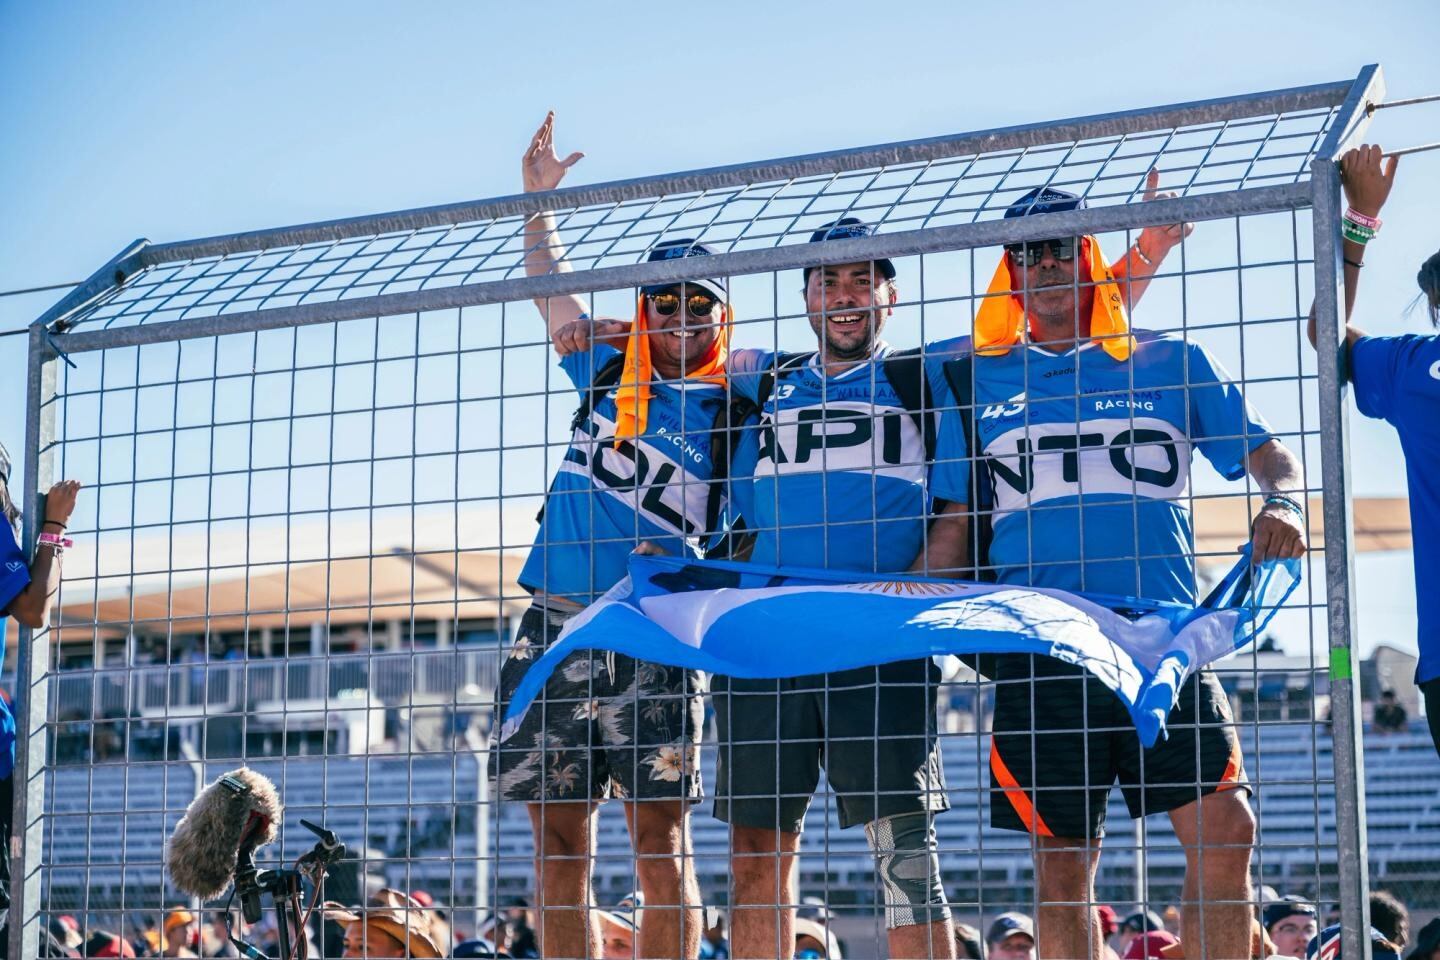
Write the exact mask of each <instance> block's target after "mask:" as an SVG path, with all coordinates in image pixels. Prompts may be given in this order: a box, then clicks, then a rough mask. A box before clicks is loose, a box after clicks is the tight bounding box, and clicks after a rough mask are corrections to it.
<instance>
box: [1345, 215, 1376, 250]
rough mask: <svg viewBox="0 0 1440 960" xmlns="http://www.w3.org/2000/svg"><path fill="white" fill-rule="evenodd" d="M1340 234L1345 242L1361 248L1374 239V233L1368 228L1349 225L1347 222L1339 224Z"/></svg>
mask: <svg viewBox="0 0 1440 960" xmlns="http://www.w3.org/2000/svg"><path fill="white" fill-rule="evenodd" d="M1340 232H1341V233H1342V234H1343V235H1344V237H1345V239H1346V240H1349V241H1350V242H1351V243H1358V244H1360V245H1361V246H1364V245H1365V244H1367V243H1369V242H1370V241H1371V240H1374V239H1375V231H1374V230H1371V229H1370V228H1369V227H1362V226H1360V225H1359V224H1358V223H1351V222H1350V221H1349V220H1346V221H1343V222H1342V223H1341V224H1340Z"/></svg>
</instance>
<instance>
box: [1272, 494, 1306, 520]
mask: <svg viewBox="0 0 1440 960" xmlns="http://www.w3.org/2000/svg"><path fill="white" fill-rule="evenodd" d="M1272 503H1273V504H1275V505H1276V506H1281V507H1288V508H1289V509H1290V510H1292V511H1294V513H1295V515H1296V516H1297V517H1299V518H1300V521H1301V522H1302V523H1303V522H1304V521H1305V511H1304V510H1303V509H1301V507H1300V504H1299V503H1297V502H1296V501H1295V498H1294V497H1290V496H1286V495H1285V494H1283V493H1272V494H1270V496H1268V497H1266V498H1265V506H1267V507H1268V506H1270V505H1271V504H1272Z"/></svg>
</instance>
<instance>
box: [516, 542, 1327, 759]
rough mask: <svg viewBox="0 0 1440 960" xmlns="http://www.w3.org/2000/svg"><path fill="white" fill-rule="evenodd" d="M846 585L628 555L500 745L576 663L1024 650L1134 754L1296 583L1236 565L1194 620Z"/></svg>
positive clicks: (856, 660)
mask: <svg viewBox="0 0 1440 960" xmlns="http://www.w3.org/2000/svg"><path fill="white" fill-rule="evenodd" d="M1247 549H1248V548H1247ZM860 576H862V575H860V574H856V573H854V572H853V571H836V572H831V571H824V570H786V569H778V568H773V567H762V566H758V565H755V564H749V563H734V562H727V561H715V560H688V559H683V558H678V557H665V556H642V555H639V554H635V555H632V556H631V557H630V575H629V576H628V577H627V578H625V579H624V580H622V581H620V583H618V584H616V585H615V586H614V587H613V588H612V589H611V590H610V591H609V592H608V593H606V594H605V595H604V596H603V597H601V598H600V599H599V600H597V601H596V602H595V603H593V604H591V605H590V606H589V607H587V608H586V609H585V610H584V611H583V612H581V613H579V614H577V615H576V616H575V617H574V618H573V619H571V620H570V622H569V623H567V624H566V625H565V629H564V630H563V631H561V633H560V636H559V637H558V638H557V639H556V641H555V643H553V644H551V646H550V648H549V649H548V650H546V651H545V654H544V655H543V656H542V657H540V659H539V660H537V661H536V662H535V663H534V665H532V666H531V667H530V669H529V670H527V671H526V673H525V676H524V678H523V679H522V680H521V682H520V684H519V686H518V687H517V688H516V690H515V693H514V695H513V697H512V698H511V700H510V704H509V707H508V709H507V710H506V713H505V721H504V724H503V726H502V727H501V734H500V737H501V740H504V739H506V738H507V737H509V735H510V734H511V733H513V732H514V730H515V729H517V728H518V727H519V724H520V719H521V717H523V716H524V713H525V710H526V709H527V708H528V706H529V705H530V703H531V702H532V701H533V700H534V699H535V697H536V696H537V695H538V694H539V693H540V691H541V689H542V688H543V687H544V684H545V681H546V679H547V678H548V677H549V676H550V674H551V673H552V672H553V671H554V670H555V669H556V667H558V666H559V664H560V662H561V661H562V660H564V659H565V657H566V656H568V655H569V654H571V653H573V652H574V651H576V650H584V649H593V650H610V651H614V652H616V653H623V654H626V655H628V656H631V657H634V658H636V659H637V660H649V661H651V662H653V663H662V664H666V665H668V666H674V667H686V668H690V669H695V670H704V671H708V672H710V673H717V674H723V675H726V676H731V677H746V678H751V679H772V678H780V677H797V676H804V675H807V674H813V673H831V672H833V671H836V670H849V669H852V668H855V667H868V666H874V665H877V664H881V663H888V662H891V661H895V660H913V659H918V658H922V657H932V656H943V655H949V654H954V655H961V654H978V653H1033V654H1042V655H1044V656H1049V657H1055V658H1056V659H1059V660H1064V661H1066V662H1069V663H1074V664H1077V665H1079V666H1081V667H1083V668H1084V669H1086V670H1088V671H1089V672H1090V673H1091V674H1093V675H1094V676H1095V677H1096V678H1097V679H1099V680H1100V681H1101V682H1102V683H1104V684H1105V685H1106V686H1107V687H1109V688H1110V689H1111V690H1113V691H1115V695H1116V696H1118V697H1119V698H1120V699H1121V701H1122V702H1124V704H1125V706H1126V708H1127V709H1128V710H1129V711H1130V716H1131V718H1132V719H1133V720H1134V722H1135V729H1136V731H1137V732H1138V733H1139V735H1140V740H1141V742H1142V743H1143V744H1144V745H1145V746H1147V747H1149V746H1153V745H1154V744H1155V742H1156V740H1157V739H1159V738H1160V737H1161V736H1162V735H1164V733H1165V718H1166V717H1167V716H1168V715H1169V713H1170V710H1171V709H1172V708H1173V707H1174V706H1175V700H1176V697H1177V696H1178V695H1179V691H1180V686H1181V684H1183V683H1184V682H1185V680H1186V678H1187V677H1189V676H1190V675H1191V674H1192V673H1194V672H1195V671H1196V670H1198V669H1200V668H1201V667H1203V666H1205V665H1206V664H1208V663H1210V662H1212V661H1214V660H1217V659H1219V658H1220V657H1223V656H1225V655H1226V654H1229V653H1232V652H1233V651H1235V650H1237V649H1239V648H1240V647H1243V646H1244V645H1245V644H1247V643H1249V642H1250V641H1251V640H1252V639H1254V637H1255V636H1257V635H1258V634H1259V633H1260V632H1261V631H1262V630H1263V629H1264V628H1265V625H1266V624H1268V623H1269V622H1270V618H1271V617H1272V616H1273V615H1274V612H1275V609H1276V608H1277V607H1279V606H1280V605H1281V604H1282V603H1284V602H1285V599H1286V598H1287V597H1288V596H1289V595H1290V593H1291V591H1293V590H1294V589H1295V587H1296V585H1297V584H1298V583H1299V578H1300V562H1299V561H1298V560H1286V561H1278V562H1270V563H1265V564H1260V565H1254V566H1252V564H1251V563H1250V558H1249V554H1248V552H1247V554H1246V555H1245V556H1243V557H1241V559H1240V562H1239V563H1237V564H1236V565H1235V567H1234V568H1233V569H1232V570H1231V571H1230V572H1229V573H1227V574H1226V576H1225V578H1224V579H1223V580H1222V581H1221V583H1220V585H1219V586H1218V587H1217V588H1216V589H1215V591H1214V592H1212V593H1211V595H1210V597H1209V598H1208V599H1207V600H1206V601H1205V603H1204V604H1202V605H1201V606H1199V607H1189V606H1185V605H1183V604H1177V603H1162V602H1157V601H1150V600H1138V599H1133V598H1122V597H1105V596H1099V595H1094V594H1081V593H1068V592H1066V591H1064V590H1053V589H1047V588H1039V587H1016V586H1006V585H1003V584H993V583H969V582H964V581H958V580H936V579H921V578H916V579H903V580H900V579H894V578H893V575H892V578H891V579H882V578H880V577H871V578H868V579H863V580H861V579H858V578H859V577H860Z"/></svg>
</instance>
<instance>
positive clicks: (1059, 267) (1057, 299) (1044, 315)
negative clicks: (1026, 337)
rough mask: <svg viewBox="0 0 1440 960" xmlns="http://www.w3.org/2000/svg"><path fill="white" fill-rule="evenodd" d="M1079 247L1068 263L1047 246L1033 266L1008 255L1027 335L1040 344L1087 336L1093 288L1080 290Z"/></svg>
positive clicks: (1082, 287) (1080, 262) (1093, 300)
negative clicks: (1026, 317)
mask: <svg viewBox="0 0 1440 960" xmlns="http://www.w3.org/2000/svg"><path fill="white" fill-rule="evenodd" d="M1083 249H1084V248H1083V245H1082V247H1081V248H1080V249H1079V250H1077V255H1076V256H1074V257H1072V258H1071V259H1069V260H1061V259H1059V258H1057V257H1056V256H1055V251H1054V249H1053V248H1052V247H1051V246H1050V245H1048V244H1047V245H1046V246H1045V252H1044V254H1043V255H1042V256H1041V257H1040V259H1039V261H1037V262H1036V263H1035V265H1034V266H1031V267H1026V266H1021V265H1020V264H1018V263H1017V262H1016V260H1015V257H1014V256H1013V255H1012V254H1009V253H1007V254H1006V256H1007V257H1010V269H1011V272H1012V273H1013V274H1014V275H1015V277H1016V279H1018V280H1020V281H1021V282H1022V285H1023V289H1022V290H1021V293H1020V296H1021V299H1022V300H1023V301H1024V304H1025V312H1026V314H1028V315H1029V317H1030V319H1031V321H1032V322H1031V325H1030V327H1031V333H1032V335H1033V336H1034V338H1035V340H1036V341H1037V342H1040V343H1044V342H1047V341H1055V340H1058V341H1067V340H1075V339H1077V338H1079V337H1087V336H1089V335H1090V309H1091V307H1092V306H1093V305H1094V302H1095V288H1094V287H1085V286H1080V284H1079V279H1078V278H1079V276H1080V269H1081V266H1082V260H1081V256H1083Z"/></svg>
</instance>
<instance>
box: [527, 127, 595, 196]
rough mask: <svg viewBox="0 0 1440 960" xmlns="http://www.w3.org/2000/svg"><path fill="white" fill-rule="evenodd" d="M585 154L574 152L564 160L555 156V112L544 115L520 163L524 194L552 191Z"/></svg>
mask: <svg viewBox="0 0 1440 960" xmlns="http://www.w3.org/2000/svg"><path fill="white" fill-rule="evenodd" d="M583 156H585V154H583V153H580V152H579V151H576V152H575V153H572V154H570V156H568V157H566V158H565V159H564V160H561V159H560V158H559V157H557V156H556V155H555V111H554V110H551V111H550V112H549V113H547V114H545V121H544V122H543V123H541V124H540V129H538V130H536V131H535V136H534V137H532V138H531V139H530V149H529V150H526V151H525V159H524V160H522V161H521V163H520V173H521V176H522V177H523V179H524V181H525V192H526V193H536V192H538V191H541V190H554V189H555V188H556V187H558V186H560V181H561V180H564V179H565V171H566V170H569V169H570V168H571V167H573V166H574V165H575V164H576V162H577V161H579V160H580V158H581V157H583Z"/></svg>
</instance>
